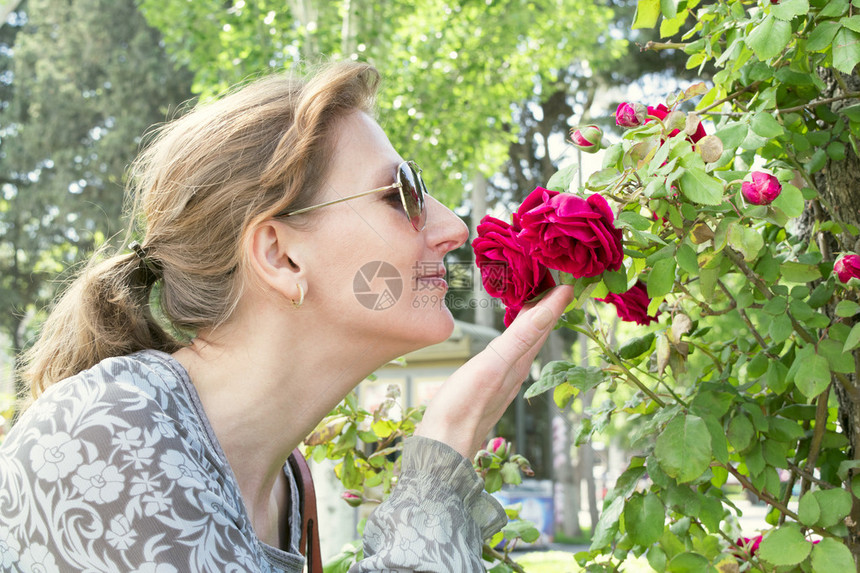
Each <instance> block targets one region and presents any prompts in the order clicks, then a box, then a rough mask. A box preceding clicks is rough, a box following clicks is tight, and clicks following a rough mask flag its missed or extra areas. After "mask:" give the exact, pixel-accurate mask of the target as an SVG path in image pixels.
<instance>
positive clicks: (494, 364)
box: [416, 286, 573, 457]
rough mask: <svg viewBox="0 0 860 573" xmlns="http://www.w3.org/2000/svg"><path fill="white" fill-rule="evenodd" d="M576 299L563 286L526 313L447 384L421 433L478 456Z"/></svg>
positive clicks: (424, 423) (521, 314) (526, 310)
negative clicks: (545, 343)
mask: <svg viewBox="0 0 860 573" xmlns="http://www.w3.org/2000/svg"><path fill="white" fill-rule="evenodd" d="M572 299H573V288H572V287H570V286H560V287H556V288H555V289H553V290H552V291H551V292H550V293H549V294H548V295H547V296H546V297H544V298H543V299H542V300H540V301H539V302H537V303H536V304H535V305H534V306H531V307H528V308H526V309H523V310H522V311H521V312H520V314H519V315H518V316H517V318H516V319H515V320H514V322H513V323H511V325H510V327H508V329H507V330H506V331H505V332H504V333H502V334H501V335H500V336H498V337H497V338H496V339H494V340H493V341H492V342H491V343H490V344H488V345H487V348H486V349H484V350H483V351H482V352H481V353H479V354H478V355H477V356H475V357H474V358H472V359H471V360H470V361H469V362H467V363H466V364H464V365H463V366H462V367H461V368H460V369H459V370H457V372H455V373H454V374H453V375H452V376H451V378H449V379H448V380H447V381H446V383H445V384H443V385H442V387H441V388H440V389H439V391H438V392H437V394H436V396H434V398H433V400H432V401H431V402H430V404H429V405H428V407H427V411H426V412H425V415H424V420H423V421H422V422H421V424H420V426H419V427H418V429H417V431H416V433H417V434H419V435H424V436H427V437H430V438H434V439H437V440H439V441H442V442H445V443H447V444H449V445H450V446H452V447H453V448H454V449H456V450H457V451H459V452H460V453H462V454H463V455H464V456H466V457H471V456H473V455H474V453H475V451H477V448H478V447H479V446H480V443H481V442H482V441H483V439H484V438H485V437H486V434H487V432H489V431H490V429H492V427H493V425H494V424H495V423H496V422H498V420H499V417H500V416H501V415H502V414H503V413H504V411H505V408H507V406H508V404H510V402H511V400H512V399H513V398H514V396H516V393H517V391H518V390H519V387H520V385H521V384H522V382H523V380H525V378H526V376H527V375H528V371H529V368H530V367H531V363H532V361H533V360H534V357H535V355H537V353H538V351H539V350H540V347H541V345H542V344H543V342H544V341H545V340H546V337H547V336H548V335H549V333H550V332H551V331H552V327H553V325H554V324H555V323H556V322H557V321H558V318H559V316H561V313H562V312H564V309H565V308H566V307H567V305H568V304H569V303H570V301H571V300H572Z"/></svg>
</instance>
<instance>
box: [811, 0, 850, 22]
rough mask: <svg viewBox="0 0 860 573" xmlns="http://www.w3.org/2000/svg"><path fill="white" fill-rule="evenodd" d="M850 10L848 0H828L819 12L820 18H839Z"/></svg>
mask: <svg viewBox="0 0 860 573" xmlns="http://www.w3.org/2000/svg"><path fill="white" fill-rule="evenodd" d="M847 11H848V0H828V2H827V5H826V6H824V8H823V9H822V10H821V12H819V13H818V17H819V18H838V17H839V16H842V15H843V14H845V12H847Z"/></svg>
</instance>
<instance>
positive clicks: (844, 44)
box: [833, 28, 860, 74]
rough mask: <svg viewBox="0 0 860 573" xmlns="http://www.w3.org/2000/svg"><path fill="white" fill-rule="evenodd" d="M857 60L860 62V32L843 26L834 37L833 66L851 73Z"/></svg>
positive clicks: (843, 71) (844, 72) (845, 72)
mask: <svg viewBox="0 0 860 573" xmlns="http://www.w3.org/2000/svg"><path fill="white" fill-rule="evenodd" d="M857 62H860V33H857V32H855V31H854V30H849V29H848V28H841V29H840V30H839V31H838V32H836V37H835V38H834V39H833V67H834V68H836V69H837V70H839V71H840V72H842V73H843V74H851V73H852V72H853V71H854V66H856V65H857Z"/></svg>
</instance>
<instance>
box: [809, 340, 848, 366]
mask: <svg viewBox="0 0 860 573" xmlns="http://www.w3.org/2000/svg"><path fill="white" fill-rule="evenodd" d="M818 352H819V354H821V355H822V356H824V357H825V358H826V359H827V363H828V364H829V365H830V369H831V370H833V371H834V372H839V373H840V374H853V373H854V355H853V354H852V353H850V352H843V351H842V343H841V342H839V341H837V340H833V339H830V338H825V339H824V340H822V341H821V342H819V343H818Z"/></svg>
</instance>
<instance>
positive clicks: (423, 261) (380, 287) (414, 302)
mask: <svg viewBox="0 0 860 573" xmlns="http://www.w3.org/2000/svg"><path fill="white" fill-rule="evenodd" d="M337 137H338V139H337V143H336V151H335V154H334V157H333V161H332V164H331V167H330V170H329V176H328V178H327V180H326V182H325V183H324V185H323V188H322V189H321V191H320V194H319V197H318V201H317V202H319V203H322V202H325V201H331V200H334V199H338V198H340V197H346V196H349V195H354V194H357V193H361V192H364V191H369V190H371V189H376V188H379V187H384V186H386V185H391V184H392V183H394V182H395V181H396V173H397V167H398V165H399V164H400V163H401V162H403V158H402V157H400V155H398V153H397V152H396V151H395V150H394V148H393V147H392V145H391V143H390V142H389V141H388V138H387V137H386V135H385V133H384V132H383V131H382V129H381V128H380V126H379V125H378V124H377V123H376V122H375V121H374V120H373V119H371V118H370V117H369V116H368V115H366V114H364V113H362V112H356V113H353V114H351V115H350V116H348V117H346V118H345V119H344V120H343V121H342V122H341V125H340V126H339V133H338V136H337ZM428 175H429V178H430V180H431V184H430V188H429V191H430V193H432V179H433V175H434V173H433V169H432V166H431V168H430V169H429V173H428ZM426 209H427V223H426V225H425V227H424V229H423V230H422V231H420V232H418V231H416V230H415V229H414V228H413V227H412V225H411V224H410V222H409V219H408V218H407V217H406V216H405V213H404V209H403V205H402V203H401V200H400V194H399V190H398V188H396V187H395V188H392V189H389V190H387V191H382V192H379V193H373V194H371V195H367V196H365V197H360V198H356V199H352V200H349V201H345V202H343V203H338V204H335V205H330V206H327V207H324V208H322V209H320V210H318V211H316V212H315V213H314V215H313V216H314V217H316V220H315V221H314V222H313V223H312V224H311V229H312V230H311V231H310V232H311V234H312V235H313V239H312V241H313V244H314V245H317V251H316V252H317V253H318V257H317V258H315V260H314V265H312V267H311V269H310V276H308V297H307V299H306V301H307V302H306V304H308V305H313V308H314V310H319V311H321V312H323V313H324V315H326V318H327V320H331V324H332V326H334V327H335V328H337V329H338V330H339V331H340V332H342V333H349V335H350V336H351V337H356V342H357V343H368V344H370V343H373V344H385V345H386V348H387V347H388V346H389V345H390V347H391V349H392V350H391V351H392V354H393V355H395V356H399V355H402V354H405V353H406V352H409V351H411V350H415V349H417V348H421V347H424V346H427V345H429V344H435V343H437V342H441V341H443V340H445V339H446V338H447V337H448V336H449V335H450V334H451V331H452V329H453V318H452V316H451V313H450V311H449V310H448V308H447V307H446V306H445V292H446V291H447V288H448V287H447V283H446V282H445V280H444V279H443V278H442V276H443V275H444V274H445V267H444V265H443V261H444V257H445V254H446V253H448V252H449V251H451V250H453V249H456V248H457V247H459V246H460V245H462V244H463V243H464V242H465V241H466V240H467V239H468V229H467V228H466V225H465V224H464V223H463V222H462V221H461V220H460V219H459V218H458V217H457V216H456V215H454V213H452V212H451V211H450V210H449V209H447V208H446V207H445V206H444V205H442V204H441V203H439V202H438V201H437V200H436V199H434V198H433V197H432V196H428V197H427V198H426ZM359 337H362V338H364V340H363V341H361V339H360V338H359Z"/></svg>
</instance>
